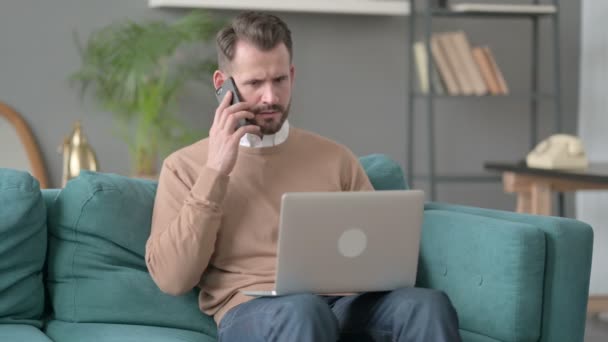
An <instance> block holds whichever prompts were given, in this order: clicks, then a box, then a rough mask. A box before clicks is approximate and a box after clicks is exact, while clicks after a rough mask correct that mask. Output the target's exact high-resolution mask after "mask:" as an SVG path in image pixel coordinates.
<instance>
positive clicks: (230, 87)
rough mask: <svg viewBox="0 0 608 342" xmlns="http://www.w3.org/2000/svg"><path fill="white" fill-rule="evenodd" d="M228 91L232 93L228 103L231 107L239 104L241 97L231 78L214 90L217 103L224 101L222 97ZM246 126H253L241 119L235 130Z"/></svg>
mask: <svg viewBox="0 0 608 342" xmlns="http://www.w3.org/2000/svg"><path fill="white" fill-rule="evenodd" d="M228 91H230V92H232V101H231V102H230V105H231V106H232V105H234V104H237V103H239V102H241V95H240V94H239V90H238V89H237V87H236V83H234V79H233V78H232V77H229V78H228V79H227V80H225V81H224V83H223V84H222V85H221V86H220V87H219V88H217V89H216V90H215V96H216V97H217V101H218V102H219V103H221V102H222V100H224V96H226V93H227V92H228ZM246 125H253V122H250V121H249V120H247V119H241V120H240V121H239V125H238V127H237V128H239V127H241V126H246Z"/></svg>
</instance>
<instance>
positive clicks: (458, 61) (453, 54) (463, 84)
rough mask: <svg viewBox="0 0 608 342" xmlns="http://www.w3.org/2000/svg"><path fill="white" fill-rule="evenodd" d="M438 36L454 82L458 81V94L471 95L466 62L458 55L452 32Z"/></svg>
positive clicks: (471, 84)
mask: <svg viewBox="0 0 608 342" xmlns="http://www.w3.org/2000/svg"><path fill="white" fill-rule="evenodd" d="M438 38H439V39H438V41H439V44H440V45H441V47H442V48H443V50H444V51H445V53H446V55H447V60H448V64H449V65H450V69H451V70H452V72H453V74H454V75H455V78H456V82H457V83H458V87H459V89H460V95H473V94H474V90H473V83H472V81H471V80H470V79H469V75H468V73H467V69H466V66H465V63H466V62H465V61H464V60H463V59H462V58H461V57H460V53H459V52H458V45H457V42H456V40H455V39H454V36H453V34H452V32H446V33H439V34H438Z"/></svg>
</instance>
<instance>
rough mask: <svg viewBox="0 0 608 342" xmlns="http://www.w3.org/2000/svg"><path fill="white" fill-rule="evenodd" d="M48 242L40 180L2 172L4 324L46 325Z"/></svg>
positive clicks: (0, 306)
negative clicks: (43, 318)
mask: <svg viewBox="0 0 608 342" xmlns="http://www.w3.org/2000/svg"><path fill="white" fill-rule="evenodd" d="M46 243H47V227H46V207H45V205H44V201H43V200H42V196H41V194H40V185H39V184H38V181H37V180H36V179H34V178H33V177H32V176H31V175H29V174H28V173H26V172H23V171H17V170H11V169H0V323H24V324H33V325H35V326H37V327H41V326H42V324H41V321H40V318H41V315H42V312H43V310H44V285H43V280H42V269H43V266H44V260H45V258H46Z"/></svg>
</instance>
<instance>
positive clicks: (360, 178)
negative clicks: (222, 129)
mask: <svg viewBox="0 0 608 342" xmlns="http://www.w3.org/2000/svg"><path fill="white" fill-rule="evenodd" d="M207 146H208V140H207V139H205V140H202V141H200V142H198V143H196V144H193V145H191V146H188V147H185V148H183V149H181V150H179V151H177V152H175V153H173V154H172V155H170V156H169V157H168V158H167V159H166V160H165V161H164V164H163V167H162V170H161V174H160V179H159V185H158V190H157V194H156V201H155V204H154V213H153V218H152V232H151V235H150V238H149V239H148V242H147V245H146V263H147V265H148V269H149V271H150V274H151V275H152V278H153V279H154V281H155V282H156V284H157V285H158V286H159V288H160V289H161V290H162V291H164V292H166V293H170V294H173V295H180V294H183V293H186V292H188V291H190V290H191V289H193V288H194V287H195V286H199V287H200V289H201V291H200V295H199V307H200V308H201V310H202V311H203V312H205V313H206V314H208V315H213V316H214V318H215V321H216V322H217V323H218V324H219V322H220V320H221V319H222V317H223V315H224V314H225V313H226V312H227V311H228V310H229V309H231V308H232V307H234V306H236V305H238V304H241V303H243V302H246V301H248V300H250V299H251V297H247V296H244V295H242V294H241V293H239V290H242V289H248V290H272V289H273V288H274V282H275V267H276V249H277V236H278V223H279V211H280V200H281V196H282V195H283V194H284V193H286V192H302V191H359V190H373V188H372V185H371V184H370V182H369V179H368V178H367V175H366V174H365V171H364V170H363V169H362V167H361V166H360V164H359V161H358V159H357V158H356V157H355V156H354V155H353V154H352V152H350V151H349V150H348V149H347V148H346V147H344V146H342V145H339V144H337V143H335V142H332V141H330V140H328V139H325V138H323V137H320V136H318V135H315V134H313V133H309V132H306V131H303V130H300V129H297V128H291V129H290V132H289V137H288V138H287V140H286V141H285V142H284V143H282V144H280V145H277V146H273V147H265V148H249V147H243V146H241V147H239V156H238V159H237V163H236V166H235V168H234V170H233V171H232V173H231V174H230V176H225V175H221V174H219V173H218V172H216V171H215V170H213V169H209V168H207V167H206V166H205V164H206V160H207Z"/></svg>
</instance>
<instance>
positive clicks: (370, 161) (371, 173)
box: [359, 154, 408, 190]
mask: <svg viewBox="0 0 608 342" xmlns="http://www.w3.org/2000/svg"><path fill="white" fill-rule="evenodd" d="M359 162H360V163H361V166H363V169H364V170H365V172H366V173H367V176H368V177H369V180H370V182H371V183H372V185H373V186H374V189H376V190H404V189H408V186H407V184H406V182H405V177H404V176H403V170H402V169H401V166H400V165H399V164H398V163H397V162H396V161H394V160H393V159H391V158H390V157H388V156H387V155H384V154H370V155H367V156H364V157H361V158H359Z"/></svg>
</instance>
